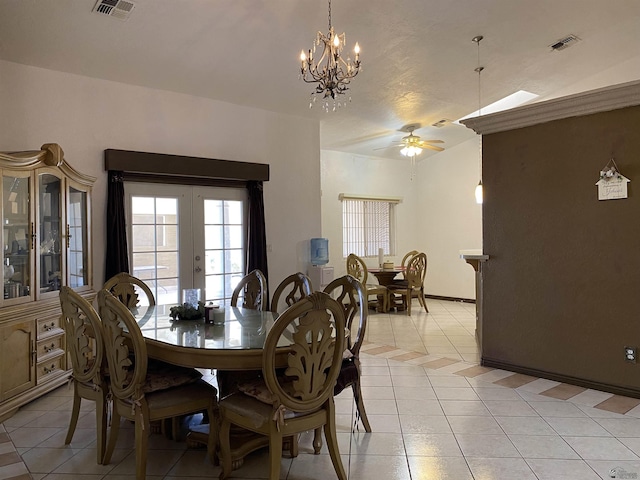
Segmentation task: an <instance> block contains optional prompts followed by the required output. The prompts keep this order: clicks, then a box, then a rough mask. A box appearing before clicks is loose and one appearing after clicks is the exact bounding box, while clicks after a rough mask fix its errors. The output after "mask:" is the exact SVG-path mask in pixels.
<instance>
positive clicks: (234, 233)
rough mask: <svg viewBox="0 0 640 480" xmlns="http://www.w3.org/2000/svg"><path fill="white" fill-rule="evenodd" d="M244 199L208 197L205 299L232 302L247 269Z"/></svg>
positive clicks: (205, 217) (205, 209)
mask: <svg viewBox="0 0 640 480" xmlns="http://www.w3.org/2000/svg"><path fill="white" fill-rule="evenodd" d="M243 209H244V206H243V202H242V201H236V200H212V199H205V200H204V221H205V225H204V232H205V241H204V245H205V252H204V253H205V260H206V265H205V301H207V302H209V301H212V302H215V303H226V304H228V303H229V301H230V299H231V294H232V293H233V289H234V287H235V286H236V285H237V283H238V281H239V278H235V277H238V274H239V276H240V278H242V274H243V272H244V237H243V227H242V224H243V219H244V213H243Z"/></svg>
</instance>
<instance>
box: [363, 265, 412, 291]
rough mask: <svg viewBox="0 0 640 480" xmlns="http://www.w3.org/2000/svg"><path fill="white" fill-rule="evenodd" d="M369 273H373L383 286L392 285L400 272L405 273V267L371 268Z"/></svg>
mask: <svg viewBox="0 0 640 480" xmlns="http://www.w3.org/2000/svg"><path fill="white" fill-rule="evenodd" d="M368 272H369V273H371V274H373V275H374V276H375V277H376V278H377V279H378V283H379V284H380V285H383V286H385V287H386V286H387V285H391V284H392V283H393V280H394V279H395V278H396V276H397V275H398V274H399V273H403V272H404V269H403V268H400V267H397V268H389V269H387V268H370V269H369V270H368Z"/></svg>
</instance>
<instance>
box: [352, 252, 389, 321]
mask: <svg viewBox="0 0 640 480" xmlns="http://www.w3.org/2000/svg"><path fill="white" fill-rule="evenodd" d="M347 274H349V275H351V276H353V277H356V278H357V279H358V280H359V281H360V283H361V284H362V286H363V287H364V288H365V291H366V295H367V299H368V298H369V296H371V295H375V296H376V302H377V306H378V312H388V311H389V290H387V287H385V286H384V285H379V284H375V283H372V284H368V283H367V281H368V280H369V271H368V269H367V265H366V264H365V263H364V261H363V260H362V259H361V258H360V257H359V256H357V255H356V254H355V253H350V254H349V255H348V256H347ZM380 300H382V304H381V303H380ZM367 302H368V300H367Z"/></svg>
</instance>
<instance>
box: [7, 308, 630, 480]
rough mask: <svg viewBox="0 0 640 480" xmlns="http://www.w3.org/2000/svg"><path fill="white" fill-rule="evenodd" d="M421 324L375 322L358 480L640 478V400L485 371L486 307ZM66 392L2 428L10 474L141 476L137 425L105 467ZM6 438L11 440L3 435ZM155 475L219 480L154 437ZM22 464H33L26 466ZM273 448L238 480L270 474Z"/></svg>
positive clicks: (354, 450) (414, 319) (321, 478)
mask: <svg viewBox="0 0 640 480" xmlns="http://www.w3.org/2000/svg"><path fill="white" fill-rule="evenodd" d="M428 305H429V309H430V313H429V314H426V313H425V312H421V311H420V310H419V309H418V308H417V306H415V308H414V309H413V315H412V316H411V317H407V316H406V315H404V314H402V313H400V314H394V313H392V314H380V315H379V314H372V315H371V319H370V322H369V331H368V334H367V340H368V343H367V344H365V346H364V347H363V354H362V357H363V358H362V360H363V372H362V373H363V379H362V382H363V385H364V398H365V403H366V407H367V412H368V414H369V419H370V421H371V424H372V427H373V431H374V433H370V434H367V433H363V432H362V431H357V430H356V431H355V432H353V433H351V425H352V418H353V402H352V398H351V397H350V394H349V392H343V393H342V394H341V395H339V396H338V397H337V398H336V405H337V410H338V417H337V423H338V426H339V429H340V433H339V442H340V451H341V452H342V455H343V462H344V465H345V469H346V470H347V472H348V476H349V478H350V479H366V480H378V479H379V480H389V479H394V480H405V479H413V480H447V479H454V480H467V479H475V480H506V479H518V480H520V479H541V480H543V479H544V480H546V479H553V480H556V479H575V480H590V479H610V478H626V479H629V478H640V407H638V404H640V400H637V399H629V398H626V397H618V396H616V395H611V394H608V393H604V392H597V391H594V390H589V389H584V388H579V387H575V386H572V385H565V384H560V383H558V382H552V381H549V380H544V379H538V378H534V377H529V376H526V375H520V374H514V373H512V372H507V371H503V370H496V369H489V368H485V367H481V366H478V362H477V349H476V347H475V341H474V337H473V329H474V322H475V321H474V308H475V307H474V305H471V304H462V303H454V302H445V301H436V300H431V301H428ZM70 410H71V391H70V390H69V389H68V388H66V387H61V388H59V389H58V390H56V391H54V392H52V393H50V394H48V395H46V396H45V397H42V398H41V399H38V400H36V401H34V402H32V403H31V404H29V405H26V406H25V407H23V408H22V409H21V410H20V411H19V412H18V413H17V414H16V415H14V416H13V417H12V418H10V419H8V420H7V421H6V422H5V423H4V424H3V425H1V426H0V478H2V479H7V478H19V479H23V478H24V479H29V478H33V479H35V480H40V479H47V480H54V479H56V480H57V479H59V480H62V479H64V480H79V479H92V480H98V479H105V480H125V479H127V480H128V479H133V478H134V476H133V473H134V463H135V459H134V454H133V449H132V446H133V432H132V430H131V428H130V427H126V426H123V428H124V430H122V431H121V438H120V439H119V443H118V448H117V451H116V453H115V454H114V458H113V460H112V462H111V464H110V465H97V464H96V463H95V431H94V428H93V425H94V416H93V411H92V405H91V404H87V405H86V406H85V407H84V408H83V412H84V414H83V416H82V418H81V419H80V422H79V424H78V429H77V430H76V433H75V436H74V439H73V442H72V443H71V445H69V446H65V445H64V436H65V433H66V428H67V425H68V421H69V415H70V413H69V412H70ZM3 429H6V433H3ZM311 439H312V436H311V435H310V434H306V435H304V436H303V437H302V438H301V440H300V455H299V456H298V457H297V458H295V459H290V458H283V459H282V475H281V478H283V479H289V480H315V479H317V480H325V479H329V478H335V475H334V473H333V469H332V466H331V461H330V459H329V456H328V454H327V453H326V450H323V452H322V454H321V455H313V454H312V451H313V450H312V448H311ZM150 450H151V451H150V453H149V458H150V462H149V466H148V471H147V473H148V478H149V479H156V480H160V479H165V480H177V479H189V480H200V479H205V478H206V479H211V478H215V477H217V476H218V474H219V468H218V467H215V466H213V465H211V464H210V463H209V461H208V460H207V459H206V458H205V453H204V451H203V450H190V449H186V447H185V444H184V443H176V442H172V441H169V440H166V439H164V438H163V437H162V436H160V435H152V436H151V439H150ZM20 456H21V458H20ZM266 462H267V457H266V453H265V452H264V451H262V452H256V453H254V454H252V455H251V456H249V457H247V459H246V461H245V464H244V465H243V466H242V468H240V469H238V470H236V471H234V475H233V478H244V479H262V478H266V476H265V470H266V465H267V463H266Z"/></svg>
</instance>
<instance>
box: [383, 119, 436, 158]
mask: <svg viewBox="0 0 640 480" xmlns="http://www.w3.org/2000/svg"><path fill="white" fill-rule="evenodd" d="M420 126H421V125H420V124H419V123H411V124H409V125H405V126H404V127H402V128H401V129H400V131H401V132H408V133H409V135H406V136H404V137H402V139H401V140H400V141H399V142H396V143H394V144H392V145H389V146H388V147H382V148H376V149H375V150H383V149H387V148H393V147H401V150H400V153H401V154H402V155H404V156H406V157H415V156H416V155H420V153H422V150H423V149H425V148H428V149H430V150H435V151H436V152H441V151H443V150H444V148H442V147H438V146H436V145H432V144H433V143H444V142H443V141H442V140H421V139H420V137H419V136H418V135H414V134H413V131H414V130H417V129H418V128H420Z"/></svg>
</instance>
